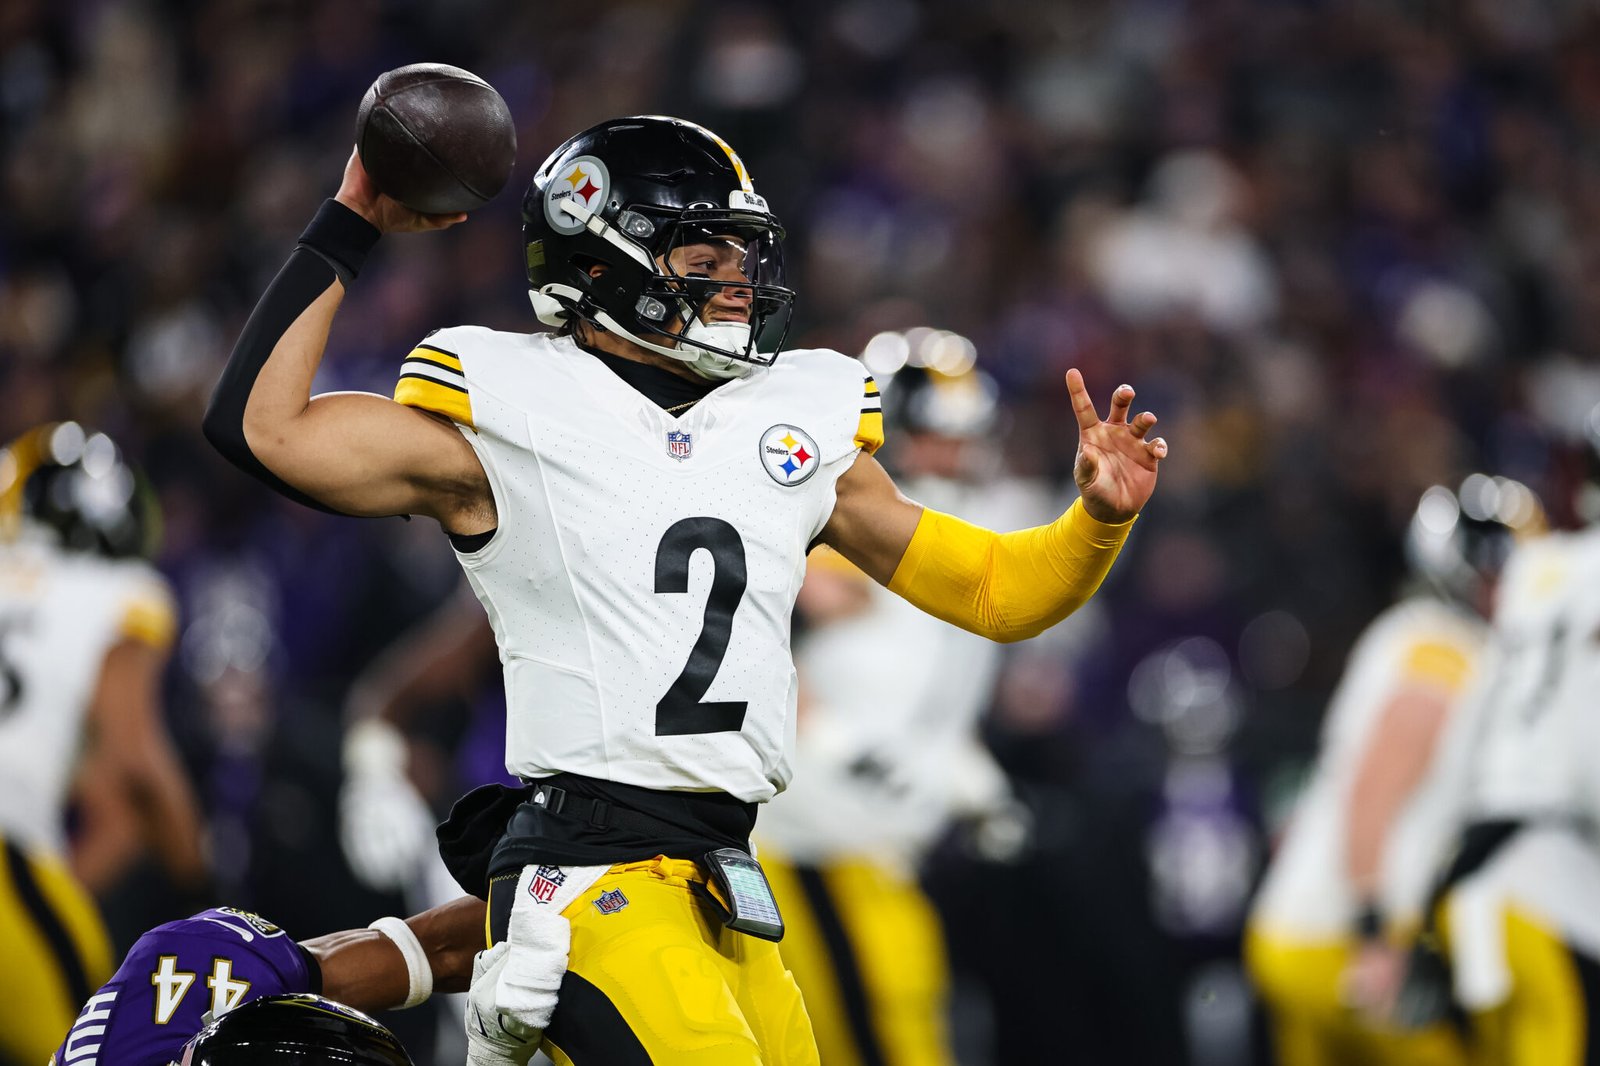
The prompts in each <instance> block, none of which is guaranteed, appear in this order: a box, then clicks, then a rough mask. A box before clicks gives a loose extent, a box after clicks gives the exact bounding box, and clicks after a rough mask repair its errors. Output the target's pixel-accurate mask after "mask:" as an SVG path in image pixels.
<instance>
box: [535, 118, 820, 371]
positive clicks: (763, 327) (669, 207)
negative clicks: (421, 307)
mask: <svg viewBox="0 0 1600 1066" xmlns="http://www.w3.org/2000/svg"><path fill="white" fill-rule="evenodd" d="M782 239H783V227H782V226H781V225H779V224H778V220H777V218H776V217H774V215H773V214H772V212H771V211H770V210H769V209H768V208H767V202H766V200H764V199H762V198H761V197H760V196H759V195H757V193H756V191H755V186H754V184H752V183H751V181H750V174H749V172H748V171H747V170H745V166H744V163H743V161H741V160H740V158H739V156H738V154H737V153H735V152H734V150H733V149H732V148H731V147H729V146H728V144H727V142H726V141H724V140H723V139H722V138H721V137H718V136H717V135H716V134H715V133H712V132H711V131H710V130H708V129H705V128H703V127H701V126H697V125H695V124H694V123H692V122H686V121H684V120H683V119H678V118H666V117H663V116H659V115H641V116H635V117H632V118H619V119H613V120H611V121H610V122H602V123H601V124H600V125H598V126H594V127H592V128H590V129H587V130H584V131H583V132H582V133H580V134H578V135H576V136H574V137H572V138H570V139H569V140H568V141H567V142H566V143H565V144H563V145H562V146H561V147H559V148H557V149H556V150H555V151H554V152H552V153H551V154H550V157H549V158H548V159H546V160H545V161H544V164H543V165H542V166H540V168H539V171H538V173H537V174H535V175H534V178H533V182H532V184H530V185H529V186H528V192H527V195H526V196H525V197H524V198H523V201H522V240H523V250H524V253H525V255H526V262H527V269H528V287H529V292H530V296H531V297H532V299H533V308H534V313H535V314H537V315H538V316H539V320H540V321H541V322H544V323H545V324H546V325H552V326H563V325H570V324H572V323H573V322H574V320H578V319H581V320H582V321H585V322H588V323H590V324H591V325H593V326H595V327H597V328H599V329H603V330H609V331H610V332H612V333H616V334H618V335H620V336H623V337H626V338H628V339H629V340H631V341H633V342H634V343H636V344H639V345H642V346H643V347H645V348H648V349H649V350H651V351H653V352H659V353H660V354H662V355H667V356H671V357H672V358H674V359H681V360H683V361H684V362H686V363H688V364H689V365H690V367H692V368H693V369H694V370H695V371H696V372H697V373H699V374H701V375H702V376H704V377H708V378H732V377H740V376H743V375H744V374H745V373H748V372H749V370H750V368H751V367H752V366H766V365H769V364H771V362H772V360H773V359H774V358H775V357H776V356H777V353H778V352H779V351H780V350H781V349H782V347H783V340H784V337H785V336H786V335H787V333H788V328H789V316H790V313H791V310H792V308H793V304H794V292H793V291H791V290H790V289H788V288H786V287H785V285H784V276H783V257H782V246H781V242H782ZM700 244H709V245H711V246H712V247H713V248H715V249H717V250H718V251H719V252H721V253H722V254H725V255H729V256H733V257H736V261H737V262H738V263H739V264H740V266H741V272H742V274H743V278H742V280H739V281H726V280H714V279H713V278H712V277H711V276H710V274H709V273H704V272H696V271H693V270H686V271H684V272H683V273H678V272H676V271H675V270H674V268H673V267H672V266H670V265H664V264H668V263H670V262H671V258H670V257H671V253H672V252H673V250H674V249H676V248H684V247H687V246H689V245H700ZM596 265H604V266H605V268H606V269H605V271H604V273H602V274H600V275H599V276H593V275H591V273H590V271H591V268H593V267H594V266H596ZM727 290H742V291H744V292H748V293H749V295H750V304H749V321H748V322H734V321H714V322H703V321H701V318H700V315H701V312H702V311H703V310H704V308H705V306H706V303H707V301H709V300H710V299H711V298H712V297H713V296H715V295H716V294H717V293H718V292H719V291H727ZM774 334H775V339H774V340H772V341H771V343H770V345H769V347H768V350H767V351H765V352H761V351H758V350H757V344H758V342H759V340H760V339H761V338H762V337H763V336H764V335H765V336H767V337H768V338H772V337H773V336H774Z"/></svg>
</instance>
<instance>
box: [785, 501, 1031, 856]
mask: <svg viewBox="0 0 1600 1066" xmlns="http://www.w3.org/2000/svg"><path fill="white" fill-rule="evenodd" d="M900 488H901V491H902V492H904V493H905V494H906V495H907V496H908V497H910V498H912V499H914V500H916V501H917V502H918V503H921V504H923V505H924V506H927V507H932V508H934V509H936V510H939V511H944V512H947V513H953V514H959V515H961V516H963V517H965V518H969V519H971V520H972V521H976V522H980V523H982V524H984V525H986V526H990V527H992V528H995V529H1020V528H1023V527H1026V526H1031V525H1037V524H1038V523H1040V522H1042V521H1048V520H1050V519H1051V518H1052V517H1054V516H1055V515H1056V514H1059V513H1060V511H1061V508H1059V507H1053V506H1052V505H1053V504H1054V503H1055V502H1056V501H1054V500H1052V499H1051V498H1050V496H1049V494H1047V493H1045V492H1043V491H1042V490H1041V489H1039V488H1038V487H1036V486H1033V485H1031V484H1029V483H1026V482H1022V481H1019V480H1016V479H1009V478H1001V479H999V480H996V481H993V482H990V483H988V484H985V485H967V484H962V483H960V482H956V481H951V480H947V479H942V478H919V479H907V480H905V481H903V482H902V483H901V485H900ZM821 562H822V560H818V561H817V564H814V565H818V564H821ZM835 565H837V566H839V567H841V568H848V569H849V571H850V572H851V574H852V575H853V576H854V577H855V578H856V579H858V580H859V581H861V582H862V584H863V586H864V588H865V591H866V595H867V605H866V606H865V608H864V609H862V610H861V611H859V612H857V613H854V614H851V615H850V616H849V617H846V618H842V619H839V620H836V621H831V622H828V623H825V624H823V625H820V626H819V627H817V628H816V629H813V630H811V631H810V632H808V633H807V634H806V635H805V637H804V638H803V640H802V641H801V642H800V643H799V645H798V646H797V647H796V651H795V659H796V662H797V663H798V665H799V669H800V683H801V686H802V697H803V699H802V705H803V707H804V710H803V712H802V720H801V724H800V731H799V744H798V750H797V757H796V764H795V770H796V772H795V781H794V784H793V786H792V787H791V788H790V789H789V791H788V792H786V793H784V795H782V796H780V797H778V798H777V799H775V800H774V801H773V802H772V803H771V804H770V805H769V807H768V808H767V809H766V810H764V811H762V812H761V820H760V822H759V823H758V824H757V828H756V833H757V839H758V840H759V841H760V842H761V843H763V844H766V845H770V846H772V847H773V848H775V849H777V850H779V851H781V852H782V853H783V854H784V855H785V857H787V858H789V859H792V860H794V861H798V862H803V863H819V862H823V861H826V860H832V859H838V858H841V857H847V856H856V857H871V858H875V859H878V860H881V861H893V862H898V863H900V864H902V865H904V866H907V867H914V866H915V864H916V863H917V862H919V861H920V860H921V859H922V857H923V856H924V854H925V853H926V851H927V849H928V848H929V847H930V846H932V845H933V844H934V843H936V842H937V841H938V838H939V837H940V835H941V834H942V832H943V831H944V830H945V828H946V827H947V826H948V824H949V822H950V820H951V818H952V817H953V816H954V815H956V814H957V813H959V812H960V811H961V810H962V809H967V810H974V811H976V810H980V809H984V808H986V807H990V806H992V805H994V804H996V803H998V802H1000V801H1002V800H1004V799H1005V798H1006V797H1007V796H1008V795H1009V793H1010V787H1009V785H1008V784H1007V782H1006V779H1005V777H1004V775H1003V773H1002V772H1001V770H1000V768H999V767H998V766H997V765H996V764H995V762H994V760H993V758H992V756H990V755H989V753H988V750H987V749H986V748H984V746H983V744H982V743H981V741H980V739H979V738H978V735H977V727H978V722H979V720H980V719H981V717H982V716H983V714H984V712H985V711H986V710H987V709H988V707H989V702H990V699H991V698H992V696H993V694H994V687H995V682H996V679H997V677H998V675H999V672H1000V667H1001V663H1002V658H1003V655H1004V650H1005V649H1004V646H1003V645H1000V644H996V643H995V642H994V641H991V640H988V639H987V638H984V637H980V636H977V635H975V634H972V633H968V632H966V631H965V630H962V629H958V628H956V627H955V626H952V625H949V624H948V623H946V622H943V621H940V620H939V619H937V618H934V617H933V616H932V615H929V614H925V613H924V612H922V611H921V610H919V609H917V608H916V607H914V606H912V605H911V604H910V603H908V602H906V601H905V600H904V599H902V598H901V597H899V596H896V595H895V594H894V593H892V592H890V591H889V590H888V589H886V588H884V587H883V586H881V585H879V584H877V583H876V582H874V581H872V580H871V579H870V578H868V577H867V576H866V575H865V574H862V573H861V572H860V571H858V570H855V569H854V568H853V567H850V566H849V564H848V563H845V562H843V561H842V560H838V561H837V562H836V564H835Z"/></svg>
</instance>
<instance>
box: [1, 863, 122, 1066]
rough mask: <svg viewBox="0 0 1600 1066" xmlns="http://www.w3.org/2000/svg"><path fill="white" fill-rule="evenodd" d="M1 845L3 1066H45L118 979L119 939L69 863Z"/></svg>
mask: <svg viewBox="0 0 1600 1066" xmlns="http://www.w3.org/2000/svg"><path fill="white" fill-rule="evenodd" d="M0 847H3V850H4V857H3V859H0V956H3V957H4V959H5V962H4V963H3V964H0V1062H6V1061H9V1062H17V1063H28V1064H32V1063H43V1062H45V1061H46V1060H48V1059H49V1058H50V1054H51V1053H52V1052H53V1051H55V1049H56V1045H58V1044H60V1043H61V1038H62V1037H64V1036H66V1034H67V1030H68V1029H69V1028H71V1026H72V1023H73V1021H74V1020H75V1019H76V1018H77V1017H78V1011H79V1009H80V1008H82V1006H83V1003H84V1001H85V1000H87V999H88V998H89V995H90V994H91V993H92V992H94V990H95V989H97V988H99V987H100V986H101V985H102V984H104V983H105V982H106V981H108V980H110V978H111V973H112V969H113V966H112V962H113V960H112V957H111V941H110V938H109V937H108V936H107V935H106V931H105V927H104V926H103V925H102V924H101V921H100V913H99V911H98V910H97V909H96V908H95V905H94V901H93V900H92V899H91V898H90V897H89V894H88V893H87V892H85V891H84V890H83V888H82V887H81V886H80V885H79V884H78V882H77V881H76V880H74V879H73V877H72V874H71V873H69V872H68V871H67V868H66V866H65V865H63V864H62V863H61V862H60V861H58V860H56V859H54V858H50V857H48V856H45V855H42V854H36V853H31V852H25V851H23V850H22V849H21V848H20V847H18V846H17V845H16V844H15V843H13V842H12V841H10V840H6V839H4V838H0Z"/></svg>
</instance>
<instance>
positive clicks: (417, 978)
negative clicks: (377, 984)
mask: <svg viewBox="0 0 1600 1066" xmlns="http://www.w3.org/2000/svg"><path fill="white" fill-rule="evenodd" d="M367 928H368V929H376V930H377V931H378V932H380V933H382V934H383V935H384V936H386V937H388V938H389V939H390V940H392V941H393V942H394V946H395V947H397V948H399V949H400V956H401V957H402V958H404V959H405V960H406V984H407V986H408V987H407V989H406V1001H405V1002H404V1003H402V1004H400V1006H399V1007H398V1008H396V1009H398V1010H405V1009H406V1008H408V1007H415V1006H416V1005H417V1004H419V1003H426V1002H427V1000H428V997H429V996H431V995H433V966H432V965H431V964H430V963H429V962H428V953H427V952H426V951H423V950H422V942H421V941H420V940H418V939H417V934H415V933H413V932H412V931H411V927H410V926H409V925H407V924H406V923H405V922H404V921H402V920H401V919H399V918H396V917H394V916H392V915H391V916H389V917H387V918H379V919H378V920H377V921H375V922H373V923H372V924H371V925H369V926H367Z"/></svg>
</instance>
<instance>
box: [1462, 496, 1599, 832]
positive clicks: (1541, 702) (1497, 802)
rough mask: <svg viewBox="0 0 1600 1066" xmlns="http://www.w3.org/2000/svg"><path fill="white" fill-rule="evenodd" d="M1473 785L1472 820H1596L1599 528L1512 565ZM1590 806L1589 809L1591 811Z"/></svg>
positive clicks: (1539, 547) (1558, 540)
mask: <svg viewBox="0 0 1600 1066" xmlns="http://www.w3.org/2000/svg"><path fill="white" fill-rule="evenodd" d="M1489 651H1490V655H1489V658H1488V660H1487V664H1488V665H1487V670H1486V673H1485V677H1484V684H1483V685H1482V686H1481V689H1480V691H1479V692H1478V694H1477V699H1478V702H1479V703H1480V704H1481V706H1480V707H1478V709H1477V713H1478V714H1479V715H1481V719H1482V720H1481V723H1480V725H1479V727H1478V734H1477V747H1476V752H1475V756H1474V760H1473V767H1472V774H1471V777H1470V780H1469V783H1468V786H1467V788H1468V808H1469V814H1470V816H1471V817H1473V818H1475V819H1479V820H1490V819H1504V818H1512V819H1539V818H1545V817H1554V818H1558V819H1559V818H1567V817H1572V816H1574V815H1578V814H1585V813H1588V814H1591V815H1592V814H1594V813H1596V809H1595V808H1593V807H1592V806H1590V804H1591V803H1592V800H1591V799H1590V796H1591V795H1592V794H1593V792H1594V786H1593V785H1592V783H1591V782H1592V779H1593V778H1594V777H1595V776H1596V766H1597V765H1600V760H1597V758H1596V756H1597V754H1600V752H1597V751H1596V750H1594V748H1593V747H1592V745H1591V744H1590V743H1589V738H1590V737H1591V736H1592V735H1593V734H1592V730H1593V728H1594V726H1593V720H1594V719H1595V718H1596V717H1597V715H1596V713H1595V708H1596V699H1597V696H1596V693H1600V528H1591V529H1588V530H1585V531H1583V532H1580V533H1553V534H1550V535H1549V536H1545V537H1540V538H1539V539H1537V540H1533V541H1529V542H1528V543H1526V544H1523V545H1521V546H1519V547H1518V548H1517V550H1516V551H1515V552H1514V553H1513V555H1512V557H1511V558H1510V560H1509V561H1508V562H1507V563H1506V566H1505V569H1504V571H1503V573H1502V576H1501V580H1500V588H1499V592H1498V598H1497V601H1496V604H1495V614H1494V629H1493V633H1492V635H1491V638H1490V646H1489ZM1586 808H1587V810H1586Z"/></svg>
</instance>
